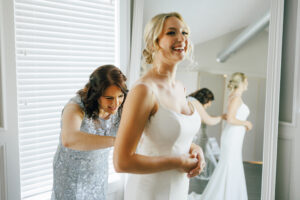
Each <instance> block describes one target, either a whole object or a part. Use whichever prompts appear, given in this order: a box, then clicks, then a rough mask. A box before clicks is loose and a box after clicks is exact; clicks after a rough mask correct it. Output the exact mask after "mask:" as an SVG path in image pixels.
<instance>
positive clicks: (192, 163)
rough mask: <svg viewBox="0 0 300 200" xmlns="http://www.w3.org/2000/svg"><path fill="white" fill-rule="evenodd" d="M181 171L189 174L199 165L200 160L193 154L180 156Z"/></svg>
mask: <svg viewBox="0 0 300 200" xmlns="http://www.w3.org/2000/svg"><path fill="white" fill-rule="evenodd" d="M180 163H181V165H180V169H181V170H182V171H183V172H186V173H189V172H190V171H191V170H193V169H195V168H196V167H197V165H198V159H197V158H196V157H195V155H193V154H184V155H182V156H180Z"/></svg>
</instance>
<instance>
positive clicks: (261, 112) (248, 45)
mask: <svg viewBox="0 0 300 200" xmlns="http://www.w3.org/2000/svg"><path fill="white" fill-rule="evenodd" d="M233 5H234V6H233ZM277 8H279V9H277ZM276 9H277V10H276ZM172 11H176V12H179V13H180V14H181V15H182V16H183V18H184V20H185V21H186V23H187V24H188V25H189V27H190V29H191V41H192V42H193V45H194V57H195V58H194V60H195V62H194V63H190V62H186V61H183V62H182V63H180V64H179V66H178V71H177V79H178V80H180V81H181V82H183V84H184V85H185V87H186V89H187V94H190V93H191V92H193V91H196V90H198V89H200V88H204V87H206V88H208V89H210V90H211V91H212V92H213V93H214V96H215V100H214V102H213V104H212V106H211V107H210V108H208V109H207V112H208V113H209V114H210V115H213V116H216V115H220V114H222V113H224V112H226V107H227V106H226V105H227V97H228V90H227V89H226V84H227V82H228V79H229V77H230V75H231V74H232V73H234V72H243V73H245V74H246V76H247V77H248V81H249V86H248V91H246V92H245V93H244V95H243V100H244V102H245V104H247V105H248V107H249V108H250V115H249V118H248V120H249V121H251V122H252V123H253V125H254V126H253V129H252V130H251V131H249V132H247V133H246V135H245V138H244V143H243V164H244V170H245V178H246V185H247V192H248V199H274V190H275V187H274V186H275V169H276V151H277V150H276V148H277V146H276V145H274V144H277V124H278V121H277V120H278V97H279V82H280V59H281V56H280V55H281V36H282V17H283V1H281V0H278V1H276V2H274V3H273V4H272V5H271V2H270V0H263V1H260V0H255V1H253V0H246V1H234V0H232V1H226V2H215V1H197V0H190V1H188V3H187V2H184V1H180V0H152V1H137V2H135V5H134V12H133V38H135V40H133V41H132V43H133V44H132V47H133V46H134V47H141V48H140V49H142V48H143V45H144V44H143V42H142V34H143V30H144V26H145V24H146V23H147V22H148V21H149V20H150V19H151V18H152V17H153V16H155V15H156V14H158V13H162V12H172ZM132 49H133V51H132V53H131V54H132V55H131V65H130V66H131V67H130V70H129V74H130V75H129V77H130V79H131V80H130V82H132V81H133V79H136V78H137V77H138V76H139V72H140V71H142V70H143V69H142V70H141V69H139V68H137V67H135V66H141V65H140V63H141V60H140V55H141V50H139V48H132ZM137 63H138V65H137ZM223 126H224V124H218V125H215V126H207V127H206V128H205V131H206V133H207V135H208V136H209V137H210V138H215V139H212V140H211V141H212V144H211V145H215V144H218V145H217V146H216V145H215V146H216V148H215V150H216V155H215V156H216V159H218V153H217V152H218V151H217V150H218V148H217V147H218V146H220V136H221V132H222V129H223ZM214 141H216V142H214ZM270 177H272V178H270ZM208 181H209V180H208V179H207V180H205V179H203V178H201V177H196V178H193V179H191V180H190V191H189V192H193V191H194V192H196V193H202V191H203V190H204V188H205V187H206V185H207V183H208Z"/></svg>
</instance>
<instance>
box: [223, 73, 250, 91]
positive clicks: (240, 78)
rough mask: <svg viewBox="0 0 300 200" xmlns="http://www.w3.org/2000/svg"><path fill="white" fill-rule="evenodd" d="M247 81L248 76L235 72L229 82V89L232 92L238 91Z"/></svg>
mask: <svg viewBox="0 0 300 200" xmlns="http://www.w3.org/2000/svg"><path fill="white" fill-rule="evenodd" d="M246 79H247V76H246V75H245V74H244V73H242V72H235V73H234V74H232V75H231V77H230V80H229V81H228V84H227V88H229V89H230V90H235V89H237V88H238V87H239V86H240V84H241V83H243V82H244V81H245V80H246Z"/></svg>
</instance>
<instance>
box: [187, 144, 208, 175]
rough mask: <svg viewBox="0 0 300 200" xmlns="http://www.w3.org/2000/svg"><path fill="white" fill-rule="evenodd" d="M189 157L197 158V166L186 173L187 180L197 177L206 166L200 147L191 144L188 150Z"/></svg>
mask: <svg viewBox="0 0 300 200" xmlns="http://www.w3.org/2000/svg"><path fill="white" fill-rule="evenodd" d="M190 155H191V157H192V158H197V166H196V167H195V168H193V169H191V170H190V171H189V172H188V177H189V178H191V177H194V176H197V175H199V174H200V173H201V171H202V170H203V169H204V167H205V165H206V163H205V159H204V154H203V151H202V148H201V147H200V146H198V145H196V144H192V145H191V148H190Z"/></svg>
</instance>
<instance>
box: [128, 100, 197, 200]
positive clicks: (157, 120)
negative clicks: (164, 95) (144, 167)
mask: <svg viewBox="0 0 300 200" xmlns="http://www.w3.org/2000/svg"><path fill="white" fill-rule="evenodd" d="M200 124H201V120H200V116H199V114H198V112H197V111H196V109H194V111H193V114H192V115H184V114H180V113H177V112H174V111H172V110H169V109H167V108H165V107H164V106H162V105H161V104H159V108H158V110H157V112H156V113H155V114H154V116H152V117H151V118H150V120H149V121H148V123H147V125H146V127H145V131H144V134H143V136H142V138H141V141H140V143H139V147H138V150H137V152H138V153H139V154H142V155H147V156H171V155H182V154H185V153H188V152H189V149H190V145H191V143H192V140H193V137H194V136H195V134H196V133H197V132H198V131H199V129H200ZM188 188H189V179H188V178H187V173H183V172H180V171H179V170H168V171H163V172H159V173H153V174H129V175H128V181H127V184H126V188H125V200H186V199H187V197H188Z"/></svg>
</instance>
